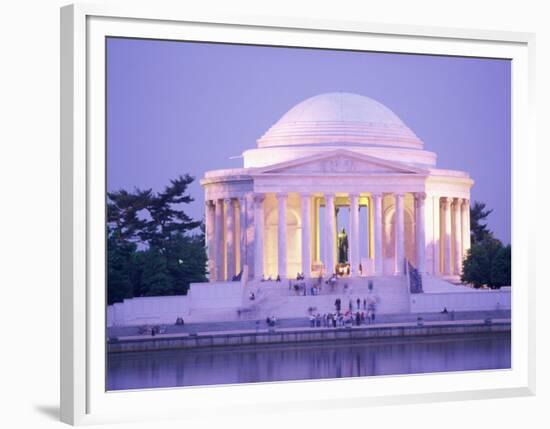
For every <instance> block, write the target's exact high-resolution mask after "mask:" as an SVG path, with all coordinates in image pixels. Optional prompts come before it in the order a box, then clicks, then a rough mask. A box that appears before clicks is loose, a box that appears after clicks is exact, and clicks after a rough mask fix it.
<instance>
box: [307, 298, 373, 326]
mask: <svg viewBox="0 0 550 429" xmlns="http://www.w3.org/2000/svg"><path fill="white" fill-rule="evenodd" d="M334 307H335V311H334V312H332V313H325V314H320V313H317V314H314V312H312V311H310V316H309V323H310V326H311V327H312V328H315V327H317V328H320V327H324V328H331V327H332V328H339V327H348V326H349V327H351V326H353V325H355V326H360V325H362V324H371V323H374V321H375V318H376V303H375V302H374V301H370V300H369V301H367V299H366V298H363V300H362V301H361V299H360V298H357V299H356V300H355V302H354V301H353V300H351V299H350V300H349V305H348V309H347V310H345V311H343V310H342V300H341V299H340V298H336V301H334Z"/></svg>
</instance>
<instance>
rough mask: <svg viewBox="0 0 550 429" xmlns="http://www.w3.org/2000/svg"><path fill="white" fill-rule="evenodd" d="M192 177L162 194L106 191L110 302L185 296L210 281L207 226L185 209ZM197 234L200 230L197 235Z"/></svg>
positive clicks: (177, 182) (190, 200)
mask: <svg viewBox="0 0 550 429" xmlns="http://www.w3.org/2000/svg"><path fill="white" fill-rule="evenodd" d="M193 180H194V179H193V177H191V176H189V175H184V176H180V177H178V178H177V179H175V180H172V181H170V185H168V186H167V187H165V188H164V190H163V191H162V192H158V193H154V192H153V191H152V190H151V189H148V190H139V189H134V191H133V192H128V191H126V190H124V189H121V190H118V191H116V192H111V193H108V195H107V197H108V200H107V228H108V234H107V237H108V249H107V250H108V300H109V303H110V304H111V303H113V302H117V301H121V300H123V299H124V298H129V297H132V296H156V295H173V294H185V293H187V290H188V289H189V284H190V283H192V282H202V281H205V280H206V265H207V264H206V262H207V256H206V252H205V243H204V232H205V231H204V224H203V222H201V221H196V220H194V219H192V218H190V217H189V216H188V215H187V214H186V213H185V211H184V207H185V205H186V204H189V203H190V202H192V201H193V199H192V198H191V196H190V195H189V194H188V192H187V188H188V186H189V184H190V183H192V182H193ZM194 230H198V231H194Z"/></svg>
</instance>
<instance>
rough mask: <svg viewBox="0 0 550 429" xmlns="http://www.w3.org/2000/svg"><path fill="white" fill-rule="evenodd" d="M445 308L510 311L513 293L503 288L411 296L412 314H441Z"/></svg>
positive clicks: (453, 309)
mask: <svg viewBox="0 0 550 429" xmlns="http://www.w3.org/2000/svg"><path fill="white" fill-rule="evenodd" d="M445 307H446V308H447V310H448V311H479V310H510V309H511V291H510V289H509V288H507V289H505V288H502V289H500V290H472V291H471V292H441V293H433V292H432V293H419V294H413V295H411V307H410V308H411V313H432V312H439V311H442V310H443V309H444V308H445Z"/></svg>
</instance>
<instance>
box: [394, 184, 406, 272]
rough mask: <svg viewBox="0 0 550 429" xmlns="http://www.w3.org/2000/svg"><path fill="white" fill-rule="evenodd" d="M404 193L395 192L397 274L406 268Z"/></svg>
mask: <svg viewBox="0 0 550 429" xmlns="http://www.w3.org/2000/svg"><path fill="white" fill-rule="evenodd" d="M403 199H404V195H403V194H395V274H398V275H400V274H403V273H404V268H405V208H404V201H403Z"/></svg>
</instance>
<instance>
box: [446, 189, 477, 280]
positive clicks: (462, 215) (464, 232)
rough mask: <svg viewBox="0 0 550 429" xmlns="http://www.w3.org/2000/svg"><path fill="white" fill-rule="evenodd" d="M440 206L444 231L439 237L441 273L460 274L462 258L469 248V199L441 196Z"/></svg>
mask: <svg viewBox="0 0 550 429" xmlns="http://www.w3.org/2000/svg"><path fill="white" fill-rule="evenodd" d="M440 207H441V211H442V217H443V228H442V229H443V232H444V233H443V234H441V237H440V243H441V242H443V244H442V246H443V252H442V257H443V263H442V268H443V270H442V274H445V275H460V274H461V270H462V259H463V258H464V257H465V255H466V252H467V250H468V249H469V248H470V201H469V200H468V199H465V198H450V197H442V198H440ZM453 231H454V236H453ZM453 255H454V258H453Z"/></svg>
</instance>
